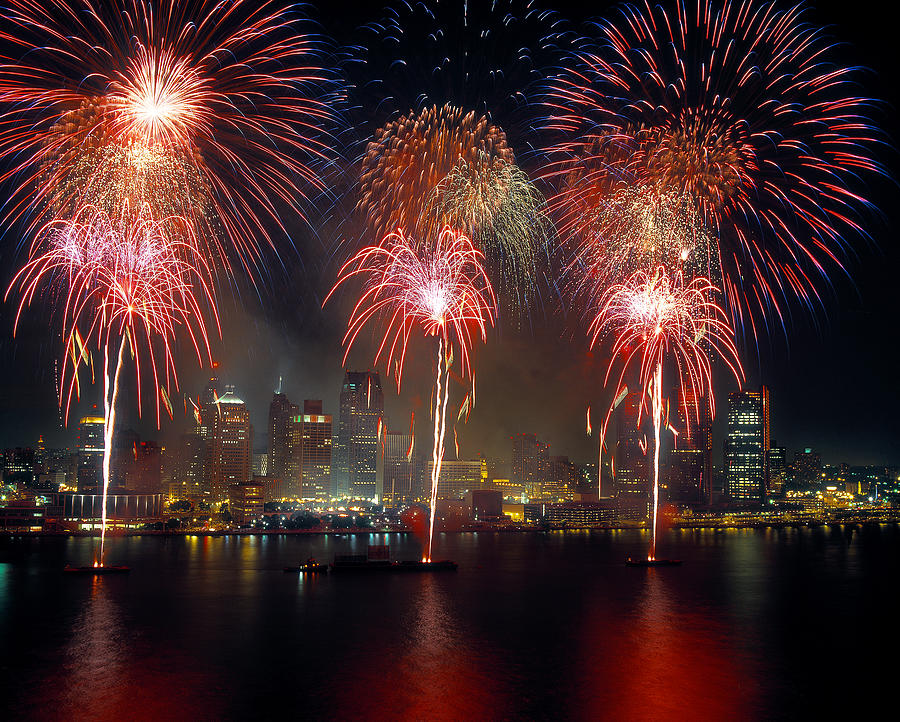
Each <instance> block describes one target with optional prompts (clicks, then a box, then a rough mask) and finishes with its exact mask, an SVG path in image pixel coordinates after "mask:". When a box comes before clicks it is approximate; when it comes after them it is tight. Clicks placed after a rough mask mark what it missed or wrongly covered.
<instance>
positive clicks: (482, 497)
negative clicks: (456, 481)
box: [466, 489, 503, 521]
mask: <svg viewBox="0 0 900 722" xmlns="http://www.w3.org/2000/svg"><path fill="white" fill-rule="evenodd" d="M466 505H467V506H468V507H469V509H470V513H471V517H472V519H474V520H475V521H493V520H496V519H500V518H501V517H502V516H503V495H502V493H501V492H499V491H497V490H496V489H472V490H470V491H469V492H468V493H467V494H466Z"/></svg>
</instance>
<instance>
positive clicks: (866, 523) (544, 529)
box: [0, 517, 900, 538]
mask: <svg viewBox="0 0 900 722" xmlns="http://www.w3.org/2000/svg"><path fill="white" fill-rule="evenodd" d="M885 525H887V526H898V525H900V517H896V518H881V519H865V520H843V521H825V520H809V521H790V522H748V523H744V524H711V523H695V524H673V525H672V526H670V527H669V528H667V529H666V530H665V531H703V530H709V531H720V530H721V531H725V530H729V529H778V530H782V529H817V528H821V527H843V528H844V529H845V531H846V530H847V528H848V527H849V529H850V531H860V530H861V529H862V528H863V527H872V526H885ZM586 531H588V532H593V531H598V532H599V531H649V528H648V527H647V526H646V525H642V524H630V525H596V526H579V527H574V526H566V527H549V526H533V527H512V528H509V527H506V528H504V527H479V528H466V529H452V530H441V531H440V533H441V534H479V533H480V534H515V533H519V534H534V533H541V534H546V533H551V532H577V533H583V532H586ZM371 534H415V532H414V531H412V530H411V529H360V528H356V529H343V530H340V531H337V530H332V529H271V530H268V529H267V530H257V529H253V530H246V529H244V530H238V529H232V530H221V531H203V530H181V529H178V530H149V529H148V530H131V531H126V532H121V531H113V532H110V531H107V533H106V535H107V537H112V538H124V537H140V536H157V537H213V538H216V537H248V536H253V537H258V536H334V537H341V536H361V535H366V536H368V535H371ZM20 536H21V537H86V538H92V537H96V538H99V536H100V532H99V531H97V532H87V531H28V530H24V529H21V530H20V529H16V530H11V529H0V538H2V537H20Z"/></svg>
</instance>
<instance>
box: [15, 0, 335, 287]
mask: <svg viewBox="0 0 900 722" xmlns="http://www.w3.org/2000/svg"><path fill="white" fill-rule="evenodd" d="M292 8H293V6H289V5H287V4H285V3H282V2H277V1H276V2H268V3H264V4H261V5H260V4H257V3H252V2H248V1H245V0H234V2H227V3H221V2H214V1H213V0H160V2H154V3H146V2H141V1H139V0H106V1H104V2H100V1H99V0H47V2H43V3H37V2H32V1H30V0H11V2H9V3H8V4H7V10H6V11H5V17H4V18H3V19H4V23H3V28H2V30H0V40H2V42H3V43H4V48H6V49H7V50H6V53H7V54H5V55H3V56H0V106H2V107H3V108H4V114H3V116H2V118H0V153H2V154H3V155H6V156H8V157H9V158H11V159H13V160H12V167H11V168H9V169H8V170H7V171H6V172H5V174H4V175H3V176H2V179H3V180H5V181H10V182H11V184H13V185H15V188H16V189H15V191H14V194H13V197H12V199H11V200H10V201H9V203H8V204H7V206H6V218H7V220H8V221H10V220H17V219H25V220H27V221H28V222H29V224H30V227H31V229H32V230H33V229H35V228H37V227H39V226H40V225H41V223H43V222H44V221H45V219H47V217H48V215H49V216H50V217H58V218H63V219H66V218H72V217H73V216H74V215H75V214H76V213H77V212H78V209H79V208H81V207H83V206H85V205H91V206H94V207H96V208H98V209H100V210H103V211H104V212H106V213H107V215H110V216H112V215H113V214H114V213H115V212H117V211H118V210H119V209H120V208H121V206H122V203H123V201H125V200H126V199H127V200H128V201H129V203H130V205H131V207H132V208H139V207H142V206H143V205H144V204H148V205H149V206H150V208H151V212H152V215H153V217H154V218H156V219H159V220H158V221H157V222H159V223H162V222H163V219H168V218H183V219H185V220H187V221H189V222H190V225H191V226H192V229H193V230H192V234H193V235H196V236H197V237H198V240H199V241H200V242H201V243H202V244H203V245H204V247H205V252H207V254H208V255H209V257H210V258H211V259H215V260H214V261H213V262H214V263H215V264H221V265H223V266H225V268H226V269H228V268H229V267H230V259H231V258H232V252H233V254H234V255H235V256H236V258H237V262H238V263H239V264H240V265H241V266H243V267H244V268H246V269H247V270H248V271H252V270H253V269H252V266H254V265H255V264H257V263H258V260H259V259H258V254H259V249H258V247H257V242H256V240H255V239H256V238H258V237H264V238H269V237H270V236H271V234H270V233H269V232H268V229H267V227H268V226H270V225H271V224H275V225H277V226H280V225H281V222H280V220H279V214H278V207H279V206H280V205H284V206H286V207H289V208H292V209H298V205H297V203H298V199H303V197H304V193H303V189H304V188H311V189H321V182H320V180H319V177H318V174H317V172H316V170H315V164H316V161H317V160H318V159H321V158H322V157H323V155H324V150H325V145H324V140H323V135H322V133H321V131H320V128H321V127H322V126H323V125H327V124H329V123H330V122H331V121H332V119H333V112H332V110H331V107H330V102H329V101H330V98H329V97H328V95H327V93H328V91H329V90H330V81H329V77H328V76H329V73H327V72H326V71H324V70H323V69H322V68H321V67H319V65H318V57H319V55H320V52H319V48H320V40H319V39H318V38H317V37H315V36H313V35H310V34H307V33H305V32H304V27H303V25H302V23H301V20H300V18H298V17H297V16H296V14H295V12H294V10H293V9H292ZM298 210H299V209H298ZM176 228H177V229H179V230H180V229H181V225H177V226H176ZM282 228H283V227H282ZM168 230H169V232H172V231H173V229H168ZM223 235H224V238H222V236H223ZM225 241H227V243H225ZM270 243H271V241H270ZM251 275H252V274H251Z"/></svg>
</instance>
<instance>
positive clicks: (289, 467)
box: [265, 379, 300, 498]
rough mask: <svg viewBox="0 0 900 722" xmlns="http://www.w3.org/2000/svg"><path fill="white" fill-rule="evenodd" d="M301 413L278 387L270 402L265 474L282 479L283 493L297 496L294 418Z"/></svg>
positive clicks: (298, 470)
mask: <svg viewBox="0 0 900 722" xmlns="http://www.w3.org/2000/svg"><path fill="white" fill-rule="evenodd" d="M299 413H300V408H299V407H298V406H297V404H292V403H291V402H290V400H289V399H288V397H287V396H285V395H284V394H283V393H282V392H281V379H279V380H278V389H277V390H276V391H275V394H274V396H273V397H272V402H271V403H270V404H269V448H268V458H267V462H266V466H267V468H266V473H265V475H266V476H272V477H274V478H276V479H281V480H282V482H283V485H284V489H285V494H286V495H287V496H289V497H292V498H299V496H300V469H299V467H298V465H297V462H298V460H299V456H300V454H299V448H297V441H298V440H297V439H296V435H295V429H294V425H295V420H296V418H297V415H298V414H299Z"/></svg>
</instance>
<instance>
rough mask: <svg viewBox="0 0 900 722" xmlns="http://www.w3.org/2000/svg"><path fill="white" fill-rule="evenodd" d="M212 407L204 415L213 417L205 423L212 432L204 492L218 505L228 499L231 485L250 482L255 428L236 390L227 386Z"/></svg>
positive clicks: (207, 453) (208, 443) (207, 454)
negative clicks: (235, 392) (236, 394)
mask: <svg viewBox="0 0 900 722" xmlns="http://www.w3.org/2000/svg"><path fill="white" fill-rule="evenodd" d="M211 406H212V408H208V410H207V411H205V414H204V415H206V414H210V416H211V418H208V419H207V418H204V421H203V423H204V425H205V426H206V427H207V428H208V429H209V441H208V442H207V449H206V469H205V475H206V476H205V489H204V492H205V495H206V496H207V498H208V499H209V500H210V501H211V502H213V503H219V502H221V501H224V500H225V499H226V498H227V497H228V493H229V491H230V488H231V485H232V484H240V483H242V482H245V481H249V480H250V460H251V457H252V444H253V427H252V426H251V425H250V413H249V412H248V411H247V407H246V406H245V404H244V402H243V401H242V400H241V399H239V398H238V397H237V396H235V394H234V387H227V388H226V392H225V393H224V394H222V395H221V396H219V397H218V398H217V399H216V401H215V402H214V403H213V404H212V405H211ZM205 408H206V407H205Z"/></svg>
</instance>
